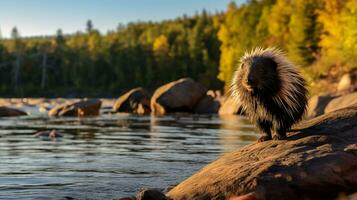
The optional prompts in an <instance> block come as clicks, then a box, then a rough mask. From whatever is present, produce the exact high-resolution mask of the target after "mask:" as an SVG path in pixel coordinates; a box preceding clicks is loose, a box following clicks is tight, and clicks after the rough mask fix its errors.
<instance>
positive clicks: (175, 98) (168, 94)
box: [151, 78, 206, 115]
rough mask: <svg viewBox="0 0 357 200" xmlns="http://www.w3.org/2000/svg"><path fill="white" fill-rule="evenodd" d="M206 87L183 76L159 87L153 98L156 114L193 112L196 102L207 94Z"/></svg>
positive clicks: (153, 108)
mask: <svg viewBox="0 0 357 200" xmlns="http://www.w3.org/2000/svg"><path fill="white" fill-rule="evenodd" d="M205 94H206V89H205V88H204V87H203V86H202V85H201V84H200V83H197V82H195V81H194V80H192V79H190V78H182V79H179V80H177V81H174V82H171V83H168V84H166V85H163V86H161V87H159V88H158V89H157V90H156V91H155V92H154V94H153V96H152V98H151V111H152V112H153V113H154V114H161V115H162V114H166V113H170V112H193V110H194V107H195V106H196V104H197V103H198V102H199V101H200V100H201V99H202V98H203V97H204V96H205Z"/></svg>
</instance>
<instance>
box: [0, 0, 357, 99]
mask: <svg viewBox="0 0 357 200" xmlns="http://www.w3.org/2000/svg"><path fill="white" fill-rule="evenodd" d="M86 27H87V29H86V32H78V33H76V34H73V35H63V34H62V32H61V30H58V31H57V34H56V36H53V37H42V38H21V37H20V34H19V31H18V30H17V29H16V28H14V29H13V31H12V38H11V39H8V40H4V39H3V40H0V94H3V95H4V94H7V95H14V94H18V95H23V96H26V95H57V96H58V95H68V94H73V95H81V94H83V95H97V96H101V95H117V94H118V93H120V92H122V91H124V90H127V89H130V88H133V87H136V86H145V87H148V88H155V87H157V86H159V85H162V84H164V83H167V82H169V81H172V80H175V79H178V78H181V77H185V76H189V77H192V78H194V79H195V80H197V81H199V82H201V83H203V84H204V85H205V86H206V87H207V88H211V89H222V88H223V86H224V85H228V84H229V82H230V80H231V78H232V74H233V71H234V69H235V67H236V66H237V62H238V61H239V58H240V57H241V56H242V55H243V54H244V52H245V51H247V50H250V49H252V48H254V47H256V46H263V47H267V46H276V47H279V48H282V49H283V50H285V51H286V52H287V55H288V56H289V57H290V58H291V59H292V60H293V61H295V62H296V63H297V64H299V66H301V69H302V70H303V72H304V75H305V76H306V78H307V79H308V81H309V82H310V85H314V84H316V83H317V82H318V81H319V80H320V79H323V78H326V77H328V76H340V75H341V74H343V73H346V72H349V71H351V70H354V69H356V68H357V0H343V1H341V0H248V1H247V2H246V3H244V4H242V5H239V6H237V5H236V4H235V3H234V2H232V3H230V4H229V5H228V7H227V10H226V11H225V12H224V13H222V14H214V15H212V14H208V13H207V12H205V11H203V12H201V13H199V14H197V15H195V16H191V17H188V16H184V17H181V18H178V19H175V20H167V21H162V22H158V23H153V22H136V23H130V24H128V25H125V26H123V25H120V26H119V27H118V28H117V30H115V31H112V32H109V33H107V34H105V35H101V34H100V33H99V32H98V31H97V30H96V29H95V28H94V27H93V24H92V23H91V21H88V22H87V26H86ZM43 66H46V67H43ZM44 74H45V75H46V76H44Z"/></svg>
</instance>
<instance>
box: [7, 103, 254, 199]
mask: <svg viewBox="0 0 357 200" xmlns="http://www.w3.org/2000/svg"><path fill="white" fill-rule="evenodd" d="M26 109H27V111H29V112H32V113H33V114H32V115H30V116H26V117H16V118H0V127H1V128H0V199H71V198H74V199H118V198H120V197H123V196H128V195H133V194H135V192H136V191H138V189H140V188H145V187H151V188H165V187H167V186H169V185H175V184H177V183H179V182H180V181H182V180H184V179H185V178H187V177H188V176H190V175H191V174H193V173H194V172H195V171H197V170H199V169H200V168H202V167H203V166H204V165H206V164H207V163H209V162H211V161H213V160H215V159H217V158H218V157H219V156H220V155H222V154H224V153H227V152H231V151H233V150H235V149H237V148H240V147H242V146H244V145H246V144H249V143H252V142H253V141H254V140H256V139H257V138H258V136H259V135H258V134H257V133H256V131H255V129H254V128H253V126H252V125H251V124H249V123H248V121H247V120H246V119H245V118H243V117H240V116H225V117H219V116H196V115H182V114H181V115H169V116H164V117H153V116H134V115H129V114H116V115H111V114H105V115H101V116H99V117H92V118H83V119H79V118H48V117H47V116H46V115H45V114H41V113H36V112H34V111H33V110H36V108H26ZM53 129H54V130H57V131H61V132H62V135H63V137H58V138H56V139H50V138H48V137H35V136H34V134H35V133H36V132H38V131H43V130H53Z"/></svg>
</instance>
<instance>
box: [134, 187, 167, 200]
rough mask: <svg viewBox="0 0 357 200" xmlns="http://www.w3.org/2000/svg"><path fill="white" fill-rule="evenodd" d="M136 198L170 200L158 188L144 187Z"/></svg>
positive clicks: (138, 199)
mask: <svg viewBox="0 0 357 200" xmlns="http://www.w3.org/2000/svg"><path fill="white" fill-rule="evenodd" d="M136 200H168V198H167V197H166V196H165V195H164V194H163V193H162V192H161V191H160V190H157V189H143V190H142V191H140V192H139V193H138V194H137V195H136Z"/></svg>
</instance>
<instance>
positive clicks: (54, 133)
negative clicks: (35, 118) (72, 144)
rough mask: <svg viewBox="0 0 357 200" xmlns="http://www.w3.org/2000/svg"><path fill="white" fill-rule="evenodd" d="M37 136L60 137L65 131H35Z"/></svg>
mask: <svg viewBox="0 0 357 200" xmlns="http://www.w3.org/2000/svg"><path fill="white" fill-rule="evenodd" d="M34 136H35V137H42V138H49V139H55V138H59V137H63V133H62V132H60V131H57V130H51V131H50V130H48V131H40V132H37V133H35V135H34Z"/></svg>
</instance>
